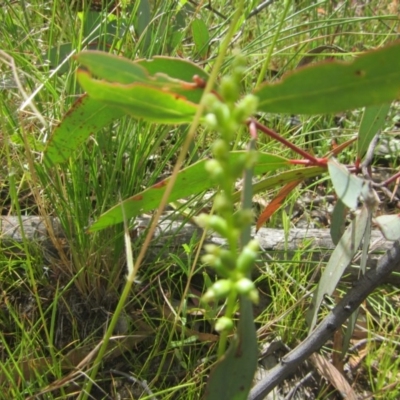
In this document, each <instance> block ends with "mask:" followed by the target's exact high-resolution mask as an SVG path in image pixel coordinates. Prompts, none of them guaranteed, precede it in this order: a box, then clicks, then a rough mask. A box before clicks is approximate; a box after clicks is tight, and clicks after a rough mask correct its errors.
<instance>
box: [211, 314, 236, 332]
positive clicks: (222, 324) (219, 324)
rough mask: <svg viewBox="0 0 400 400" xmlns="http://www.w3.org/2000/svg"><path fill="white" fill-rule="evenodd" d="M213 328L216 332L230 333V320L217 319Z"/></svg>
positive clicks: (231, 323) (224, 318)
mask: <svg viewBox="0 0 400 400" xmlns="http://www.w3.org/2000/svg"><path fill="white" fill-rule="evenodd" d="M214 328H215V330H216V331H217V332H222V331H224V332H226V331H231V330H232V329H233V321H232V319H231V318H228V317H221V318H218V319H217V321H216V322H215V327H214Z"/></svg>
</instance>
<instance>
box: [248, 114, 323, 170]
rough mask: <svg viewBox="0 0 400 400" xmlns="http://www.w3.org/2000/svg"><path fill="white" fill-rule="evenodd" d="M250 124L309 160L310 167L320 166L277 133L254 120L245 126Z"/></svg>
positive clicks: (314, 159)
mask: <svg viewBox="0 0 400 400" xmlns="http://www.w3.org/2000/svg"><path fill="white" fill-rule="evenodd" d="M252 122H254V124H255V125H256V128H257V129H259V130H260V131H261V132H263V133H265V134H266V135H268V136H270V137H272V138H273V139H275V140H277V141H278V142H281V143H282V144H283V145H285V146H286V147H289V149H291V150H293V151H294V152H296V153H297V154H299V155H301V156H302V157H304V158H305V159H307V160H309V162H310V164H312V165H321V162H320V160H318V159H317V158H315V157H314V156H312V155H311V154H309V153H307V152H306V151H304V150H303V149H301V148H300V147H297V146H296V145H295V144H293V143H291V142H289V141H288V140H286V139H285V138H283V137H282V136H280V135H279V134H278V133H276V132H275V131H273V130H272V129H269V128H267V127H266V126H265V125H263V124H261V123H259V122H258V121H256V120H254V119H251V120H249V121H247V124H248V125H249V124H250V123H252ZM325 165H326V162H325Z"/></svg>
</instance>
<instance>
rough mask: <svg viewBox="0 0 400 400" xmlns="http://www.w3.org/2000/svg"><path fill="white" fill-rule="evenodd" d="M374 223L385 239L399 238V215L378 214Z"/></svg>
mask: <svg viewBox="0 0 400 400" xmlns="http://www.w3.org/2000/svg"><path fill="white" fill-rule="evenodd" d="M375 222H376V224H377V225H378V227H379V229H380V230H381V231H382V233H383V235H384V236H385V238H386V239H387V240H400V215H399V214H396V215H380V216H379V217H376V219H375Z"/></svg>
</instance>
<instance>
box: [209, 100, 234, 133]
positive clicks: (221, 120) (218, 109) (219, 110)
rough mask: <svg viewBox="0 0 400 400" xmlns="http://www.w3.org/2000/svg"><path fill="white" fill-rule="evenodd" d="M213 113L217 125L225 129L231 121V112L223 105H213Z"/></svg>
mask: <svg viewBox="0 0 400 400" xmlns="http://www.w3.org/2000/svg"><path fill="white" fill-rule="evenodd" d="M213 111H214V114H215V116H216V117H217V121H218V125H220V126H221V127H222V128H225V127H226V125H227V124H228V122H229V120H230V119H231V110H230V109H229V107H228V106H227V105H226V104H224V103H215V107H214V109H213Z"/></svg>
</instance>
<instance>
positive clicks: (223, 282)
mask: <svg viewBox="0 0 400 400" xmlns="http://www.w3.org/2000/svg"><path fill="white" fill-rule="evenodd" d="M232 287H233V283H232V281H231V280H229V279H219V280H218V281H217V282H215V283H214V284H213V285H212V286H211V289H210V290H213V291H214V295H215V297H216V299H218V300H220V299H225V298H226V297H227V296H228V295H229V293H230V292H231V290H232Z"/></svg>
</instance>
